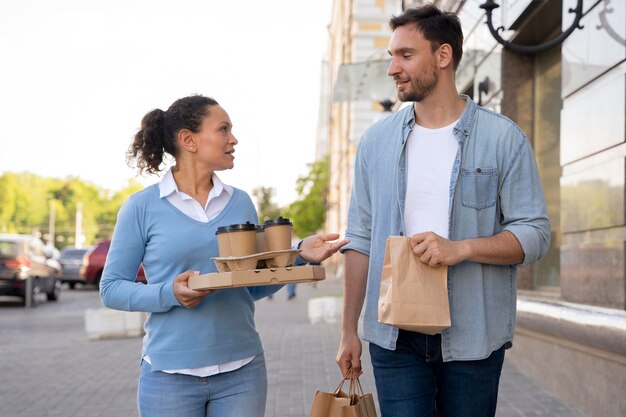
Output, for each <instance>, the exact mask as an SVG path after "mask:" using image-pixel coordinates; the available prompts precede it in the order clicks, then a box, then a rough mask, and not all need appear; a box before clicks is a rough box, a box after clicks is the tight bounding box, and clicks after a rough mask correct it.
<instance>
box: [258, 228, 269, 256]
mask: <svg viewBox="0 0 626 417" xmlns="http://www.w3.org/2000/svg"><path fill="white" fill-rule="evenodd" d="M256 251H257V253H263V252H267V241H266V240H265V229H264V228H263V225H262V224H260V225H259V226H257V229H256Z"/></svg>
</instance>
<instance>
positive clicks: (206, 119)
mask: <svg viewBox="0 0 626 417" xmlns="http://www.w3.org/2000/svg"><path fill="white" fill-rule="evenodd" d="M231 129H232V123H231V121H230V119H229V117H228V114H227V113H226V111H224V109H222V108H221V107H220V106H219V104H218V103H217V102H216V101H215V100H213V99H211V98H208V97H203V96H199V95H196V96H190V97H185V98H182V99H179V100H177V101H176V102H174V103H173V104H172V105H171V106H170V108H169V109H168V110H167V111H162V110H158V109H157V110H153V111H151V112H149V113H148V114H146V115H145V116H144V118H143V120H142V122H141V129H140V130H139V132H138V133H137V134H136V135H135V137H134V140H133V143H132V145H131V146H130V150H129V163H130V162H133V161H134V162H135V163H136V166H137V168H138V169H139V171H140V173H141V172H147V173H151V174H154V173H157V172H159V170H160V168H161V165H162V163H163V158H164V156H165V153H167V154H169V155H171V156H172V157H174V160H175V166H173V167H172V168H171V169H170V170H169V171H168V172H167V173H166V174H165V176H164V177H163V179H162V180H161V181H160V182H159V183H158V184H155V185H152V186H149V187H147V188H146V189H144V190H142V191H140V192H138V193H135V194H134V195H132V196H131V197H130V198H129V199H128V200H127V201H126V202H125V203H124V205H123V206H122V208H121V209H120V212H119V214H118V219H117V224H116V226H115V232H114V234H113V239H112V242H111V247H110V250H109V254H108V257H107V262H106V266H105V269H104V273H103V276H102V279H101V283H100V296H101V298H102V302H103V304H104V305H105V306H107V307H110V308H114V309H118V310H126V311H146V312H148V313H150V314H149V317H148V320H147V321H146V325H145V329H146V336H145V337H144V343H143V351H142V354H141V369H140V377H139V387H138V407H139V414H140V416H144V417H152V416H172V417H174V416H176V417H178V416H186V417H193V416H203V417H204V416H212V417H213V416H216V417H224V416H232V417H235V416H237V417H241V416H259V417H261V416H263V415H264V413H265V399H266V392H267V375H266V369H265V360H264V356H263V348H262V346H261V340H260V338H259V335H258V333H257V331H256V329H255V325H254V304H253V302H254V301H255V300H258V299H260V298H262V297H265V296H267V295H270V294H272V293H274V292H275V291H277V290H278V289H279V288H280V286H264V287H249V288H229V289H224V290H219V291H210V290H207V291H199V290H192V289H190V288H189V287H188V286H187V283H188V279H189V277H190V276H192V275H194V274H199V273H200V272H202V273H208V272H215V271H216V270H215V266H214V265H213V262H212V261H211V259H210V258H211V257H212V256H217V255H218V248H217V240H216V237H215V231H216V229H217V227H218V226H220V225H222V226H223V225H229V224H241V223H245V222H247V221H249V222H251V223H257V222H258V219H257V215H256V211H255V208H254V205H253V204H252V201H251V199H250V197H249V196H248V195H247V194H246V193H245V192H243V191H241V190H239V189H237V188H234V187H230V186H228V185H226V184H223V183H222V182H221V181H220V179H219V178H218V177H217V175H216V174H215V172H216V171H220V170H225V169H230V168H232V167H233V160H234V155H233V153H234V147H235V145H236V144H237V139H235V137H234V136H233V134H232V130H231ZM338 237H339V236H338V235H336V234H330V235H326V236H322V235H316V236H310V237H308V238H306V239H304V240H303V241H302V242H301V244H300V249H302V252H301V254H300V256H301V257H302V259H299V261H300V263H303V262H306V261H308V262H321V261H322V260H324V259H326V258H327V257H329V256H330V255H332V254H333V253H335V252H336V251H337V250H338V249H339V248H340V247H341V246H343V245H344V244H345V243H347V241H345V240H343V241H340V242H335V243H330V241H331V240H335V239H337V238H338ZM140 264H143V267H144V270H145V272H146V275H147V277H148V284H147V285H144V284H139V283H135V282H134V278H135V275H136V273H137V269H138V268H139V265H140Z"/></svg>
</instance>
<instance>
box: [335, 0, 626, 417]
mask: <svg viewBox="0 0 626 417" xmlns="http://www.w3.org/2000/svg"><path fill="white" fill-rule="evenodd" d="M579 1H580V3H582V11H583V17H582V19H581V21H580V24H581V26H583V27H582V28H577V29H575V30H574V31H573V32H572V34H571V35H570V36H569V37H567V38H566V39H565V40H564V41H563V42H559V43H558V44H557V45H556V46H554V47H551V48H548V49H545V50H542V51H537V52H532V53H526V52H524V53H521V52H514V51H512V50H510V49H508V48H504V47H503V46H502V45H500V44H499V43H498V42H497V41H496V40H495V39H494V37H493V36H492V34H491V33H490V31H489V29H488V27H487V25H486V24H485V21H486V18H485V11H484V9H482V8H480V6H481V4H484V3H485V0H439V1H435V4H437V5H438V6H439V7H441V8H442V9H445V10H448V11H452V12H455V13H457V14H458V15H459V17H460V19H461V22H462V26H463V32H464V36H465V41H464V55H463V60H462V62H461V65H460V66H459V69H458V70H457V87H458V90H459V91H460V92H462V93H464V94H468V95H469V96H471V97H472V98H473V99H474V100H475V101H476V102H479V103H480V104H481V105H482V106H484V107H487V108H490V109H493V110H494V111H497V112H499V113H502V114H504V115H506V116H508V117H509V118H511V119H512V120H514V121H515V122H516V123H517V124H518V125H519V126H520V127H521V128H522V130H524V132H525V133H526V134H527V136H528V139H529V141H530V142H531V144H532V146H533V149H534V151H535V154H536V158H537V163H538V166H539V171H540V174H541V178H542V182H543V186H544V191H545V195H546V199H547V202H548V212H549V216H550V219H551V226H552V235H551V238H552V244H551V247H550V250H549V253H548V254H547V256H546V257H545V258H544V259H542V260H541V261H540V262H538V263H536V264H535V265H532V266H530V267H527V268H524V269H523V270H520V274H519V279H518V289H519V298H518V327H517V330H516V336H515V341H514V348H513V349H511V350H510V351H509V353H508V355H509V357H510V359H511V360H512V361H513V362H514V363H516V364H517V365H518V367H519V369H520V370H521V371H522V372H524V373H526V374H527V375H528V376H530V377H531V378H533V379H534V380H535V381H536V382H537V383H538V384H540V385H542V386H544V387H545V388H546V389H548V390H550V391H551V392H553V393H554V394H556V395H557V396H559V397H560V398H561V399H562V400H563V401H565V402H566V403H568V404H569V405H571V406H573V407H575V408H578V409H579V410H581V411H583V412H585V413H586V414H588V415H590V416H623V415H626V396H624V395H623V394H624V387H626V208H625V201H626V184H625V182H626V2H624V1H623V0H584V1H583V0H544V1H533V0H509V1H507V0H501V1H498V2H497V3H499V4H500V7H499V8H497V9H495V10H494V11H493V22H494V26H496V27H497V26H500V25H502V26H503V27H504V28H505V30H504V31H503V32H501V34H502V37H504V38H505V39H507V40H508V41H509V42H512V43H515V44H522V45H541V44H542V43H545V42H547V41H550V40H552V39H554V38H555V37H557V36H559V35H560V34H561V32H563V31H565V30H567V28H568V27H569V26H570V25H571V23H572V22H573V20H574V14H573V13H570V12H569V9H573V8H575V7H577V6H578V2H579ZM422 3H426V2H424V1H419V0H418V1H407V0H405V1H389V0H388V1H383V0H380V1H376V0H351V1H350V0H336V1H335V4H334V13H333V18H332V23H331V25H330V31H329V36H330V38H329V39H330V40H329V60H328V62H327V65H328V68H327V69H328V71H327V74H328V77H327V79H326V80H325V82H326V83H327V88H328V90H327V91H329V92H331V91H332V92H333V94H329V95H328V103H327V105H328V109H329V111H328V154H329V157H330V170H331V171H330V174H331V175H330V178H331V184H330V190H329V207H328V210H327V229H328V230H340V231H343V230H345V225H346V214H347V206H348V199H349V193H350V185H351V180H352V167H353V165H352V164H353V160H354V153H355V150H356V146H357V144H358V141H359V137H360V135H361V134H362V132H363V131H364V129H365V128H366V127H367V126H369V125H370V124H371V123H372V122H373V121H375V120H376V119H377V118H379V117H384V113H383V112H382V106H381V105H380V103H381V102H382V100H383V99H382V97H381V95H380V94H379V95H378V96H376V97H374V96H375V95H372V94H370V96H371V97H372V98H371V99H369V100H368V99H367V97H365V96H364V95H363V92H362V91H361V90H363V86H367V85H368V82H367V80H366V79H364V78H363V77H361V78H359V77H352V78H350V77H348V78H345V79H342V78H341V76H342V71H344V72H345V71H347V70H348V69H349V68H350V66H351V65H353V64H361V66H362V67H364V66H366V64H365V63H366V62H368V61H370V62H372V66H375V65H378V64H379V63H380V61H382V60H384V59H385V58H386V55H387V51H386V47H387V42H388V40H389V36H390V32H389V29H388V26H387V22H388V20H389V18H390V17H391V16H392V15H394V14H398V13H400V12H401V10H402V9H403V8H407V7H412V6H416V5H419V4H422ZM354 66H356V65H354ZM356 67H358V66H356ZM357 72H358V71H357ZM366 72H367V71H361V73H366ZM379 72H380V71H379ZM368 75H371V73H368ZM371 79H375V80H378V81H376V82H374V84H376V83H379V84H380V83H384V81H381V79H380V77H379V78H376V77H373V78H371ZM371 79H370V85H369V90H370V91H374V90H376V88H375V87H374V86H372V85H371V84H372V82H371ZM346 80H347V81H346ZM346 84H351V87H347V86H346ZM359 86H361V90H359ZM350 88H352V90H350ZM346 91H350V92H351V93H350V94H347V93H346ZM380 91H384V92H385V94H388V93H387V91H388V90H386V89H384V88H383V89H382V90H380ZM380 91H379V92H380ZM342 94H343V95H342ZM359 94H360V95H359ZM381 94H382V93H381ZM383 95H384V94H383ZM389 98H391V99H395V96H392V97H389ZM399 105H400V104H399V103H396V105H395V106H394V108H395V109H397V108H398V106H399ZM337 265H339V262H338V264H337Z"/></svg>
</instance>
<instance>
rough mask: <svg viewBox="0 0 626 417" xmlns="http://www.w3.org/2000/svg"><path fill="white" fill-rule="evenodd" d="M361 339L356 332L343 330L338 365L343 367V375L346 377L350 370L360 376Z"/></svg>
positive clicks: (340, 367)
mask: <svg viewBox="0 0 626 417" xmlns="http://www.w3.org/2000/svg"><path fill="white" fill-rule="evenodd" d="M361 352H362V346H361V339H359V335H358V334H357V333H356V332H350V333H347V332H342V333H341V343H340V344H339V352H337V365H338V366H339V369H341V375H343V376H344V377H346V376H347V375H348V373H349V372H350V371H352V375H354V376H355V377H358V376H360V375H361V374H362V373H363V372H362V370H361Z"/></svg>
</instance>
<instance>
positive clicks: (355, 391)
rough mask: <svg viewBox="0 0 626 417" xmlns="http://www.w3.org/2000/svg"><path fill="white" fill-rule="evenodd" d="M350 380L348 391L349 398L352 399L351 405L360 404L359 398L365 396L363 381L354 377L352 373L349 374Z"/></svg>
mask: <svg viewBox="0 0 626 417" xmlns="http://www.w3.org/2000/svg"><path fill="white" fill-rule="evenodd" d="M348 376H349V378H350V387H349V390H348V397H349V398H350V405H355V404H357V403H358V402H359V398H361V397H362V396H363V395H365V394H364V393H363V387H362V386H361V381H359V377H358V376H354V374H353V373H352V372H349V374H348Z"/></svg>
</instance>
